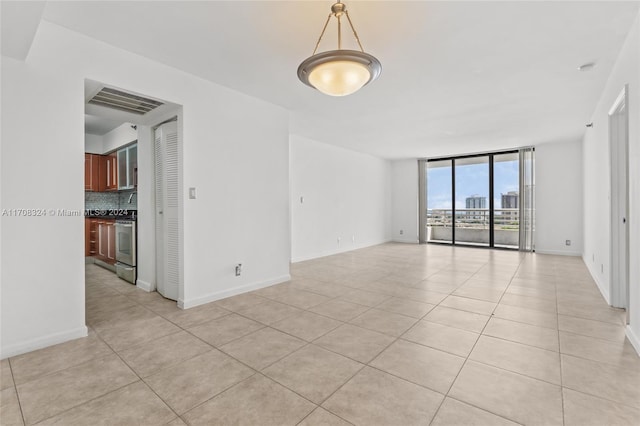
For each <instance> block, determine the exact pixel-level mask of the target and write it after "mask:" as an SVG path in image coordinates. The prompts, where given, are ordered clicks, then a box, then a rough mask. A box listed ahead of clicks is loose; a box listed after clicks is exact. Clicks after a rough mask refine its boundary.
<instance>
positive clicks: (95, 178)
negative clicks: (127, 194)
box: [84, 153, 102, 191]
mask: <svg viewBox="0 0 640 426" xmlns="http://www.w3.org/2000/svg"><path fill="white" fill-rule="evenodd" d="M100 157H102V156H101V155H96V154H86V153H85V154H84V190H85V191H100V185H101V179H100V176H101V173H100V168H101V167H100Z"/></svg>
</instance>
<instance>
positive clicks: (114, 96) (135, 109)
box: [89, 87, 162, 115]
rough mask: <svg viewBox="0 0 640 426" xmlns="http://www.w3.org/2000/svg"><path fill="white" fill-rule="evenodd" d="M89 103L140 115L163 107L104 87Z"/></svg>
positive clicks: (139, 97) (158, 103) (148, 100)
mask: <svg viewBox="0 0 640 426" xmlns="http://www.w3.org/2000/svg"><path fill="white" fill-rule="evenodd" d="M89 103H90V104H94V105H100V106H103V107H106V108H112V109H117V110H120V111H126V112H132V113H134V114H139V115H143V114H146V113H148V112H149V111H153V110H154V109H156V108H158V107H159V106H160V105H162V102H158V101H155V100H153V99H149V98H145V97H142V96H138V95H132V94H131V93H127V92H123V91H121V90H116V89H111V88H109V87H103V88H102V90H100V91H99V92H98V93H96V95H95V96H94V97H93V98H91V99H89Z"/></svg>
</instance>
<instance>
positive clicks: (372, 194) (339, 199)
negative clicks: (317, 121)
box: [290, 135, 391, 262]
mask: <svg viewBox="0 0 640 426" xmlns="http://www.w3.org/2000/svg"><path fill="white" fill-rule="evenodd" d="M290 144H291V145H290V156H291V162H290V165H291V237H292V238H291V239H292V251H291V258H292V260H293V261H294V262H297V261H301V260H305V259H311V258H315V257H320V256H327V255H330V254H334V253H340V252H344V251H348V250H353V249H356V248H361V247H366V246H370V245H374V244H380V243H383V242H386V241H389V240H390V239H391V236H390V232H389V229H390V225H391V208H390V204H389V202H390V199H391V166H390V163H389V162H388V161H386V160H382V159H379V158H377V157H373V156H370V155H366V154H361V153H357V152H354V151H349V150H346V149H342V148H338V147H335V146H332V145H327V144H324V143H320V142H316V141H313V140H310V139H307V138H304V137H301V136H297V135H291V137H290ZM301 197H304V202H302V203H301V202H300V198H301ZM338 238H340V242H338Z"/></svg>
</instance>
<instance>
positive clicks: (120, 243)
mask: <svg viewBox="0 0 640 426" xmlns="http://www.w3.org/2000/svg"><path fill="white" fill-rule="evenodd" d="M116 274H118V276H119V277H120V278H122V279H124V280H127V281H129V282H130V283H132V284H135V283H136V222H135V221H133V220H118V221H116Z"/></svg>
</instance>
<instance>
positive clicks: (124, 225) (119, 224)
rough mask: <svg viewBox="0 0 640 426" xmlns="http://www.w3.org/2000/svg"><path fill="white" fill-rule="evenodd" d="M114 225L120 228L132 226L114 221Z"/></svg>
mask: <svg viewBox="0 0 640 426" xmlns="http://www.w3.org/2000/svg"><path fill="white" fill-rule="evenodd" d="M116 226H120V227H122V228H133V225H131V224H126V223H116Z"/></svg>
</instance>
